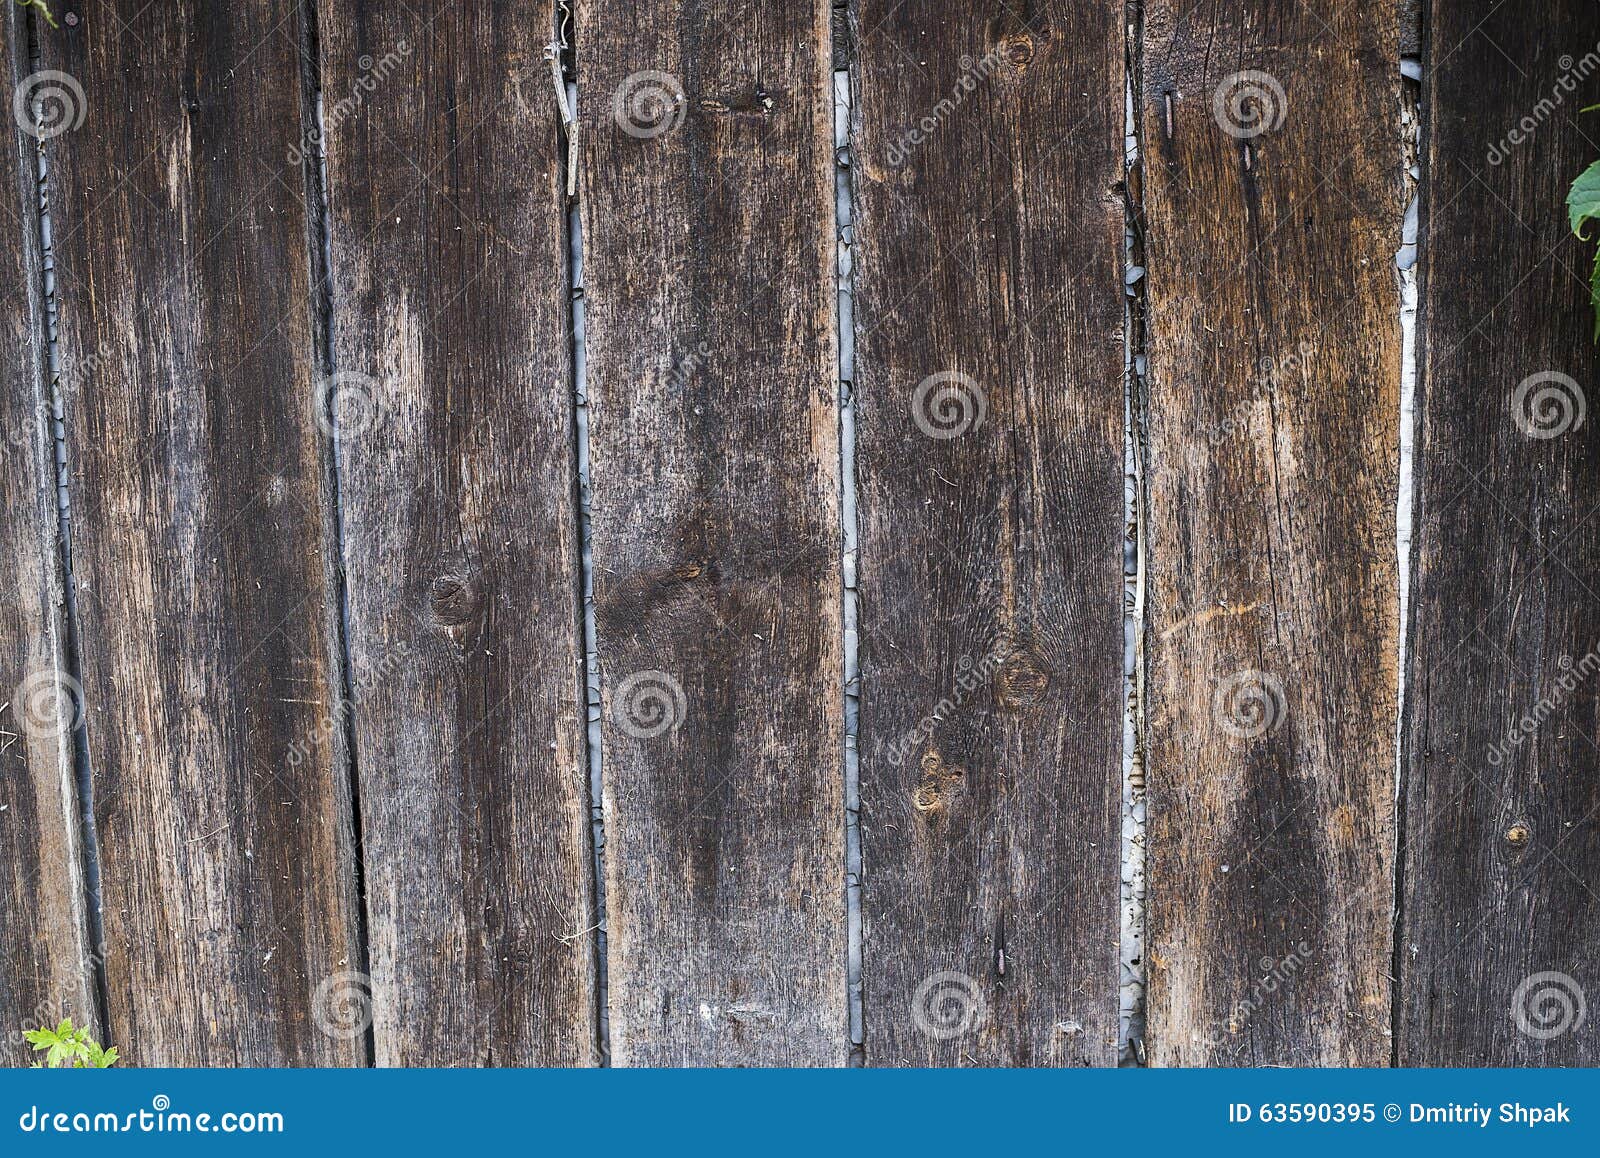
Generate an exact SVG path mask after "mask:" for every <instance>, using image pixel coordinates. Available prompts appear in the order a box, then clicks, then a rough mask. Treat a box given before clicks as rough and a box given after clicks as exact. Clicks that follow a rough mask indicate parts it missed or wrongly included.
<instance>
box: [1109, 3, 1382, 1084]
mask: <svg viewBox="0 0 1600 1158" xmlns="http://www.w3.org/2000/svg"><path fill="white" fill-rule="evenodd" d="M1146 20H1147V24H1146V41H1145V45H1144V76H1143V91H1142V105H1141V108H1140V118H1141V123H1142V125H1143V142H1144V146H1143V147H1144V162H1143V163H1144V173H1145V189H1146V200H1145V203H1146V209H1147V221H1146V226H1147V231H1146V245H1147V257H1148V265H1149V275H1148V276H1149V294H1148V301H1149V417H1148V423H1149V457H1148V468H1147V469H1148V477H1149V490H1148V495H1149V511H1150V527H1149V536H1148V543H1149V580H1148V582H1149V612H1148V629H1147V630H1148V635H1147V643H1146V646H1147V654H1148V659H1149V669H1148V704H1147V718H1148V729H1149V731H1148V737H1147V744H1148V748H1147V750H1148V775H1149V792H1150V834H1149V858H1150V861H1149V863H1150V876H1149V889H1150V894H1149V897H1150V899H1149V913H1150V917H1149V920H1150V927H1149V933H1148V940H1147V945H1148V950H1147V952H1148V965H1149V977H1150V991H1149V993H1150V996H1149V1001H1150V1004H1149V1040H1150V1057H1151V1060H1152V1061H1153V1062H1154V1063H1157V1064H1167V1065H1171V1064H1211V1065H1232V1064H1251V1065H1262V1064H1287V1065H1313V1064H1322V1065H1339V1064H1362V1065H1375V1064H1383V1063H1385V1062H1386V1061H1387V1060H1388V1057H1389V1052H1390V1050H1389V1036H1388V1030H1389V1009H1390V1003H1389V989H1390V980H1389V976H1388V974H1389V971H1390V947H1391V935H1390V929H1391V921H1392V908H1393V898H1394V891H1393V875H1392V874H1393V867H1394V846H1395V831H1394V784H1395V712H1396V697H1397V680H1396V667H1397V656H1398V651H1397V648H1398V638H1397V636H1398V622H1397V621H1398V594H1397V572H1396V562H1395V502H1396V488H1397V476H1398V453H1399V451H1398V417H1399V400H1398V393H1399V382H1400V324H1399V302H1398V295H1397V293H1396V288H1395V285H1396V283H1395V272H1394V264H1393V263H1394V253H1395V250H1396V248H1397V246H1398V244H1399V235H1400V222H1401V217H1402V211H1403V206H1402V204H1401V184H1400V176H1401V174H1400V162H1399V156H1400V153H1399V149H1400V145H1399V140H1400V138H1399V126H1398V119H1399V109H1400V104H1399V95H1398V92H1397V86H1398V82H1399V70H1398V63H1397V57H1398V53H1399V45H1398V29H1397V20H1396V9H1395V6H1392V5H1382V4H1378V5H1371V4H1360V3H1355V2H1353V0H1341V2H1339V3H1336V4H1331V5H1318V6H1315V10H1313V6H1310V5H1282V4H1273V3H1267V2H1265V0H1250V2H1247V3H1238V4H1226V5H1224V4H1208V5H1201V6H1199V7H1194V6H1193V5H1190V4H1185V3H1178V2H1175V0H1152V3H1151V4H1150V5H1149V7H1148V8H1147V10H1146Z"/></svg>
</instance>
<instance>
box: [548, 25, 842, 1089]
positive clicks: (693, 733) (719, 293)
mask: <svg viewBox="0 0 1600 1158" xmlns="http://www.w3.org/2000/svg"><path fill="white" fill-rule="evenodd" d="M578 29H579V34H578V56H579V77H580V82H581V84H582V87H583V89H584V91H585V92H586V93H587V94H589V95H588V97H587V98H586V101H585V103H584V106H583V108H582V109H581V110H580V114H581V117H582V129H581V133H580V141H581V143H582V145H583V154H582V161H581V173H582V188H583V201H584V225H585V231H586V232H585V244H584V257H585V262H584V269H585V274H586V277H585V299H586V303H587V309H588V315H587V316H588V374H589V388H590V391H591V396H592V399H593V425H592V428H591V437H592V448H593V464H594V486H593V510H594V567H595V601H596V612H597V621H598V636H599V638H598V643H599V651H600V662H601V668H602V690H603V697H604V709H605V717H604V722H603V729H604V757H605V820H606V845H607V880H608V888H607V894H606V895H607V904H608V906H609V910H608V944H609V947H610V959H609V980H610V998H611V1000H610V1007H611V1048H612V1057H613V1060H614V1061H615V1062H616V1063H617V1064H620V1065H643V1064H662V1063H667V1064H773V1065H792V1064H841V1063H843V1062H844V1061H845V1060H846V1057H847V1054H848V1034H847V1025H846V1021H847V1018H846V975H845V966H846V932H845V889H844V863H845V862H844V855H845V854H844V819H845V818H844V791H843V787H844V786H843V709H844V689H843V656H842V647H841V638H842V625H841V618H840V616H841V610H840V608H841V594H840V591H841V588H840V571H839V568H840V523H839V439H838V427H839V417H838V410H837V398H836V393H837V387H836V374H837V363H836V359H837V355H836V351H835V341H834V311H835V307H836V301H835V284H834V265H835V262H834V208H833V173H832V163H833V148H832V136H833V128H832V100H831V92H832V85H831V79H830V76H829V71H828V69H829V6H828V4H827V3H826V2H824V0H813V2H811V3H794V2H792V0H723V2H721V3H716V4H712V5H702V6H690V5H687V4H684V3H681V2H680V0H642V2H641V3H639V4H636V5H633V6H632V7H631V9H630V10H628V11H627V12H625V13H624V12H619V11H618V10H617V9H616V7H615V6H614V5H607V4H603V3H595V2H592V0H584V2H583V3H580V4H579V6H578Z"/></svg>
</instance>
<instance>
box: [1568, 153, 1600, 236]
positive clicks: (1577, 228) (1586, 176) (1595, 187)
mask: <svg viewBox="0 0 1600 1158" xmlns="http://www.w3.org/2000/svg"><path fill="white" fill-rule="evenodd" d="M1567 218H1568V220H1569V221H1571V223H1572V232H1573V233H1576V234H1577V235H1578V236H1579V237H1583V236H1584V234H1583V226H1584V223H1585V222H1587V221H1592V220H1595V219H1597V218H1600V161H1596V162H1595V163H1594V164H1592V165H1590V166H1589V167H1588V168H1587V169H1585V170H1584V171H1583V173H1582V174H1581V175H1580V176H1579V177H1578V179H1577V180H1576V181H1574V182H1573V183H1572V189H1571V190H1570V191H1569V192H1568V193H1567ZM1584 240H1585V241H1587V240H1588V238H1586V237H1585V238H1584Z"/></svg>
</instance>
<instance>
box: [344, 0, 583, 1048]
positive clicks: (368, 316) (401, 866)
mask: <svg viewBox="0 0 1600 1158" xmlns="http://www.w3.org/2000/svg"><path fill="white" fill-rule="evenodd" d="M550 15H551V14H550V9H549V8H548V6H546V5H545V4H542V3H537V2H535V0H497V2H495V3H489V4H452V5H448V6H445V7H440V8H431V9H418V8H416V7H414V6H412V5H408V4H402V3H389V2H382V3H379V2H372V3H333V2H328V3H324V4H322V5H321V21H320V33H321V40H322V93H323V110H324V112H323V118H324V122H325V124H326V126H327V131H328V141H327V159H328V186H329V205H330V217H331V222H332V235H331V254H332V257H331V261H332V268H333V302H332V306H333V339H334V340H333V371H334V375H333V379H332V383H333V389H332V391H331V392H330V395H329V401H330V404H331V405H332V406H333V408H334V410H335V411H336V415H335V417H336V421H337V422H338V424H339V427H338V428H339V432H340V434H339V483H340V497H341V513H342V518H343V526H344V563H345V567H346V572H347V582H348V591H349V632H350V637H349V638H350V659H351V673H352V674H351V679H352V698H353V701H354V721H355V736H356V766H357V769H358V773H359V780H360V797H361V810H362V820H363V825H362V835H363V847H364V851H365V865H366V870H367V875H366V883H367V899H368V910H369V914H370V925H369V929H370V944H371V963H372V977H373V1008H374V1014H375V1017H376V1022H375V1025H374V1042H375V1049H376V1059H377V1062H378V1064H380V1065H424V1064H427V1065H584V1064H592V1063H594V1062H595V1061H596V1060H597V1057H598V1037H597V1033H596V1028H595V1020H596V1004H595V994H594V986H595V932H596V928H595V926H596V921H595V918H594V915H593V914H594V898H593V896H592V893H593V883H592V882H593V872H592V869H591V867H590V861H589V856H590V853H589V842H590V838H589V812H588V809H589V803H588V792H589V789H588V772H587V763H586V757H585V754H584V708H583V699H582V674H581V663H582V654H583V652H582V646H581V627H580V625H581V622H582V620H581V618H580V612H579V602H578V599H579V595H578V589H579V579H580V566H579V561H578V548H577V536H578V522H577V510H576V479H577V476H576V472H575V470H574V466H573V456H574V449H573V448H574V431H573V391H572V378H571V353H570V351H571V334H570V331H569V329H568V322H567V309H568V306H567V301H568V290H567V274H566V256H565V255H566V249H565V247H566V235H565V225H564V213H565V210H564V204H565V202H564V194H563V192H562V174H561V171H560V157H561V155H562V151H561V146H560V138H559V135H558V128H559V124H560V119H559V113H558V109H557V104H556V89H555V86H554V81H553V79H552V76H551V73H550V68H549V65H548V64H547V63H546V61H545V59H544V56H543V48H544V45H545V44H546V43H548V41H549V36H550V32H551V27H552V26H551V22H550Z"/></svg>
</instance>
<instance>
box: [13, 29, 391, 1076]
mask: <svg viewBox="0 0 1600 1158" xmlns="http://www.w3.org/2000/svg"><path fill="white" fill-rule="evenodd" d="M40 32H41V40H42V55H43V65H44V68H46V69H48V70H54V71H56V72H58V73H63V74H66V77H69V78H70V80H69V79H65V78H63V77H60V76H58V77H55V78H52V83H53V84H54V85H55V86H56V88H57V95H58V96H59V97H60V98H61V99H63V100H66V101H67V102H68V103H69V107H72V104H71V102H78V104H77V108H78V109H79V110H80V111H81V113H82V125H81V127H77V128H73V129H70V130H69V131H65V132H63V133H62V134H61V135H59V136H57V137H55V138H54V139H52V140H51V141H50V142H49V143H48V146H47V156H48V160H49V163H50V167H51V169H50V171H51V182H52V191H53V199H52V207H53V210H54V217H53V220H54V227H55V247H56V248H55V254H56V278H57V293H58V300H59V303H60V311H61V315H60V320H61V324H60V331H59V339H60V356H61V360H62V363H63V371H62V378H61V381H62V392H63V395H64V401H65V407H66V416H67V439H68V455H69V459H70V463H71V471H72V475H71V490H72V500H73V527H74V582H75V585H76V586H75V590H76V595H77V606H78V608H79V612H80V614H81V639H82V667H83V684H84V694H85V702H86V704H87V713H88V715H87V721H88V736H89V745H90V754H91V759H92V761H93V765H94V769H95V774H96V779H95V811H96V819H97V822H98V829H99V835H100V847H101V855H102V863H103V866H104V918H105V932H106V967H105V968H106V979H107V984H108V988H109V995H110V1026H109V1030H108V1032H109V1035H110V1037H111V1038H112V1040H113V1041H115V1043H116V1044H117V1045H118V1046H119V1047H121V1048H122V1050H123V1053H124V1056H125V1057H127V1058H128V1059H129V1060H130V1061H133V1062H135V1063H138V1064H144V1065H173V1064H199V1065H227V1066H234V1065H270V1064H309V1063H321V1064H339V1063H350V1062H355V1061H358V1060H359V1059H360V1057H361V1054H362V1048H361V1042H360V1040H359V1039H358V1038H356V1037H354V1036H341V1035H336V1034H330V1033H328V1032H324V1031H323V1030H322V1028H321V1026H320V1025H319V1018H320V1017H321V1014H322V1011H321V1010H319V1008H318V1001H317V994H318V990H319V987H321V986H322V985H323V984H324V983H325V982H326V981H327V980H328V979H329V978H331V977H335V976H336V975H337V974H339V973H340V972H341V971H343V970H346V969H349V968H352V967H353V966H352V964H351V963H352V962H353V961H354V960H355V957H356V947H355V936H354V930H355V924H356V921H355V912H354V902H355V891H354V887H353V886H354V877H353V873H352V857H351V840H350V818H349V811H348V810H349V802H348V800H347V795H348V780H347V776H346V772H345V764H344V758H343V753H342V750H341V747H342V746H341V744H340V742H339V739H340V737H339V733H338V731H337V729H336V728H334V727H333V726H332V725H331V724H330V720H331V718H332V712H333V710H334V706H335V698H336V697H337V695H338V682H337V679H336V677H335V675H334V672H335V667H334V663H333V661H332V659H331V658H330V657H331V656H332V655H333V653H334V650H335V643H334V628H333V624H334V619H333V611H334V602H333V599H332V585H331V583H330V580H329V559H328V557H327V548H326V545H325V527H324V520H325V517H326V512H327V496H326V494H325V493H324V488H323V485H322V480H323V477H324V472H323V466H322V463H323V455H322V443H321V439H320V436H319V434H318V431H317V426H316V423H315V422H314V421H313V413H312V409H311V406H310V402H309V400H310V398H311V396H312V372H313V368H314V367H313V360H312V351H313V345H312V337H311V326H310V321H311V311H310V300H311V292H310V284H309V279H308V268H309V264H308V257H307V253H308V251H307V233H306V210H305V205H304V174H303V171H302V168H301V166H300V165H299V164H298V163H296V162H295V161H293V160H292V159H291V150H292V149H293V148H294V146H295V143H296V140H297V138H298V137H299V136H300V134H301V131H302V125H301V116H302V106H301V74H300V56H299V37H300V33H301V29H300V27H299V19H298V9H297V8H296V7H295V6H294V5H291V4H285V3H281V2H272V3H268V2H267V0H241V2H238V3H230V4H205V5H196V4H191V3H176V4H173V3H163V4H151V5H146V4H144V3H142V2H141V0H127V2H117V3H108V4H103V5H97V6H95V7H94V8H93V9H92V10H89V11H85V12H83V13H82V14H81V18H80V19H79V21H78V22H77V23H75V24H66V23H63V25H62V27H61V28H60V29H49V28H44V27H41V29H40Z"/></svg>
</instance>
